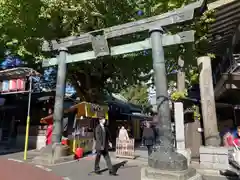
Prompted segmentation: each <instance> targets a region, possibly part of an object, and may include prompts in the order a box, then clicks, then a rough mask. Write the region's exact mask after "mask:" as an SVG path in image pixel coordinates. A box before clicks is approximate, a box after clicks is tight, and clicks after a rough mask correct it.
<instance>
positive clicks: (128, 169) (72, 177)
mask: <svg viewBox="0 0 240 180" xmlns="http://www.w3.org/2000/svg"><path fill="white" fill-rule="evenodd" d="M144 153H145V152H144ZM37 154H38V153H36V152H34V151H30V152H28V158H29V160H28V161H26V162H27V163H28V164H25V163H23V152H18V153H12V154H7V155H3V156H1V158H0V161H9V162H10V163H14V164H17V165H20V164H21V165H24V166H25V165H27V166H28V168H29V166H30V167H32V168H35V169H36V168H37V169H38V171H41V172H40V173H41V174H44V175H48V174H51V175H53V173H54V174H55V176H56V177H57V176H58V177H62V178H65V180H79V179H86V180H95V179H96V180H101V179H104V180H112V179H116V180H125V179H131V180H140V170H141V167H142V166H143V165H145V164H146V160H144V161H143V160H141V159H136V160H128V163H127V164H126V165H125V166H124V167H121V168H120V169H119V170H118V176H116V177H113V176H109V174H108V171H105V172H103V174H102V175H100V176H98V175H93V174H90V172H91V171H92V170H93V166H94V157H93V156H92V157H90V158H89V157H86V158H83V159H80V160H79V161H71V162H65V163H60V164H57V165H52V166H49V167H47V166H44V167H43V166H38V167H36V165H34V164H29V163H31V159H32V158H33V157H35V156H36V155H37ZM111 156H112V158H111V159H112V163H113V164H117V163H119V162H121V161H123V160H122V159H116V158H114V156H113V154H112V155H111ZM13 160H14V161H13ZM124 160H125V159H124ZM16 161H19V162H16ZM9 162H8V163H9ZM0 163H1V162H0ZM101 168H102V169H103V168H106V164H105V161H104V159H103V158H102V159H101ZM0 169H1V166H0ZM17 169H19V168H18V167H17ZM42 171H45V172H42ZM50 171H51V172H50ZM33 173H35V172H33V171H32V172H31V174H33ZM38 173H39V172H38ZM41 174H40V175H38V174H36V176H41V178H42V179H43V177H42V175H41ZM12 175H13V176H17V172H16V173H14V174H12ZM15 178H16V177H15ZM29 178H30V179H32V180H35V179H36V178H32V177H29ZM29 178H28V179H24V180H30V179H29ZM48 179H50V178H48ZM60 179H61V178H60ZM6 180H8V179H6ZM9 180H12V179H9ZM19 180H21V179H19ZM36 180H38V179H36ZM39 180H40V179H39ZM51 180H55V179H51Z"/></svg>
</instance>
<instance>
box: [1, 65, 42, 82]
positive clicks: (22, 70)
mask: <svg viewBox="0 0 240 180" xmlns="http://www.w3.org/2000/svg"><path fill="white" fill-rule="evenodd" d="M30 74H31V75H33V76H40V73H38V72H37V71H35V70H34V69H32V68H27V67H17V68H11V69H5V70H1V71H0V80H8V79H14V78H25V77H27V76H29V75H30Z"/></svg>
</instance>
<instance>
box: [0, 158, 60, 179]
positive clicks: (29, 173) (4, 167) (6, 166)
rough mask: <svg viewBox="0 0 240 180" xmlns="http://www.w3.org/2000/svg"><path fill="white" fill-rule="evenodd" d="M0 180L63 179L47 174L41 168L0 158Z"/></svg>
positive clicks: (50, 173)
mask: <svg viewBox="0 0 240 180" xmlns="http://www.w3.org/2000/svg"><path fill="white" fill-rule="evenodd" d="M0 170H1V179H4V180H16V179H17V180H43V179H49V180H63V178H61V177H59V176H57V175H55V174H54V173H52V172H48V171H47V170H46V169H43V167H36V166H33V165H30V164H27V163H23V162H20V161H19V162H17V161H13V160H8V159H6V158H0Z"/></svg>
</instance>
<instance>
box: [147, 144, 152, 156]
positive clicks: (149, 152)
mask: <svg viewBox="0 0 240 180" xmlns="http://www.w3.org/2000/svg"><path fill="white" fill-rule="evenodd" d="M147 149H148V156H150V155H151V154H152V151H153V145H147Z"/></svg>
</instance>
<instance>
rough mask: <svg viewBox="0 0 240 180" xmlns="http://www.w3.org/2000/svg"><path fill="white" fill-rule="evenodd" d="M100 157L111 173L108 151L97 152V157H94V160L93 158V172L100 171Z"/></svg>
mask: <svg viewBox="0 0 240 180" xmlns="http://www.w3.org/2000/svg"><path fill="white" fill-rule="evenodd" d="M101 156H103V157H104V159H105V161H106V164H107V167H108V170H109V171H110V172H113V167H112V162H111V159H110V156H109V153H108V150H101V151H99V150H97V155H96V158H95V166H94V170H95V171H99V170H100V166H99V163H100V159H101Z"/></svg>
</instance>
